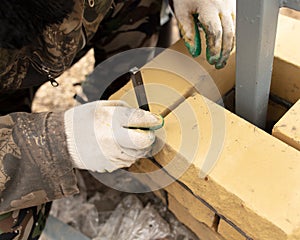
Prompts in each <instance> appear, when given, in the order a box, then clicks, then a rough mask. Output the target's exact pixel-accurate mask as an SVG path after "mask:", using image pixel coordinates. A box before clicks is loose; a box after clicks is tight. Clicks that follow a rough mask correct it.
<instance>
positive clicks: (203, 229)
mask: <svg viewBox="0 0 300 240" xmlns="http://www.w3.org/2000/svg"><path fill="white" fill-rule="evenodd" d="M169 209H170V210H171V211H172V212H173V213H174V215H175V216H176V217H177V218H178V220H179V221H181V222H182V223H184V224H185V225H186V226H187V227H188V228H190V229H191V230H192V231H193V232H194V233H195V234H196V235H197V236H198V237H199V238H200V239H201V240H202V239H203V240H224V239H223V238H222V237H221V236H220V235H219V234H218V233H216V232H215V231H213V230H212V229H211V228H209V227H208V226H206V225H205V224H204V223H201V222H199V221H197V220H196V219H194V218H193V217H192V216H191V215H190V214H189V212H188V211H187V210H186V209H185V208H184V207H183V206H182V205H181V204H180V203H179V202H178V201H177V200H176V199H175V198H174V197H172V196H170V197H169Z"/></svg>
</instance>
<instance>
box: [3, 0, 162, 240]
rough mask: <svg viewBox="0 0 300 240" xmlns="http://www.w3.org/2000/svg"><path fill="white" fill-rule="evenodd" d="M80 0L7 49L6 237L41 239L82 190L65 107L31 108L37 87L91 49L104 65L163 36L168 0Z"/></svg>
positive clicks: (4, 127) (4, 201)
mask: <svg viewBox="0 0 300 240" xmlns="http://www.w3.org/2000/svg"><path fill="white" fill-rule="evenodd" d="M74 2H75V5H74V9H73V11H72V12H71V13H70V14H69V15H68V17H67V18H65V19H64V21H63V22H62V23H61V24H52V25H51V26H48V27H47V28H46V29H45V30H44V33H43V35H42V36H40V37H39V38H37V39H36V40H35V41H34V42H33V43H32V44H31V45H27V46H24V47H22V48H21V49H4V48H0V115H2V117H0V202H1V203H0V214H2V215H0V239H9V240H10V239H14V240H16V239H38V238H39V235H40V233H41V231H42V229H43V227H44V225H45V220H46V218H47V216H48V214H49V210H50V206H51V201H53V200H55V199H59V198H61V197H65V196H69V195H73V194H75V193H78V188H77V185H76V178H75V175H74V171H73V169H72V162H71V159H70V156H69V153H68V150H67V146H66V136H65V134H64V127H63V113H38V114H32V113H25V112H30V108H31V103H32V99H33V97H34V93H35V91H36V90H37V89H38V87H39V86H40V85H41V84H43V83H45V82H47V81H53V80H54V79H55V78H56V77H58V76H60V75H61V74H62V73H63V72H64V71H65V70H67V69H68V68H69V67H71V66H72V64H74V63H75V62H76V61H77V60H79V59H80V58H81V57H82V56H83V55H84V54H85V53H86V52H87V51H88V50H89V49H91V48H94V51H95V59H96V63H97V64H98V63H100V62H101V61H103V60H104V59H106V58H107V57H109V56H111V55H113V54H115V53H118V52H120V51H124V50H127V49H131V48H137V47H142V46H154V45H155V44H156V41H157V38H158V31H159V23H160V21H159V15H160V6H161V0H123V1H121V0H115V1H113V0H95V1H93V0H86V1H85V0H74ZM124 39H126V41H124Z"/></svg>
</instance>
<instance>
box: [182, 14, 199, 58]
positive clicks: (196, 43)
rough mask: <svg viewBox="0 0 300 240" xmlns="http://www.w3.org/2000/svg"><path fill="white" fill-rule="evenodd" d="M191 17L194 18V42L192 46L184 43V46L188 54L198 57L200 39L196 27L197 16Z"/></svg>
mask: <svg viewBox="0 0 300 240" xmlns="http://www.w3.org/2000/svg"><path fill="white" fill-rule="evenodd" d="M193 17H194V27H195V29H194V30H195V37H194V42H193V44H191V43H189V42H186V41H185V42H184V43H185V46H186V47H187V49H188V50H189V52H190V54H191V55H192V56H193V57H198V56H199V55H200V54H201V38H200V32H199V28H198V25H197V22H198V15H197V14H195V15H194V16H193Z"/></svg>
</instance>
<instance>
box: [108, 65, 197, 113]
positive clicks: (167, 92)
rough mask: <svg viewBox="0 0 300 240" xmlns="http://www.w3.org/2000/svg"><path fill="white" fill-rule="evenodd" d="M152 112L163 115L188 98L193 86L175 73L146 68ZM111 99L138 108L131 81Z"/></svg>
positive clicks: (147, 88)
mask: <svg viewBox="0 0 300 240" xmlns="http://www.w3.org/2000/svg"><path fill="white" fill-rule="evenodd" d="M141 73H142V76H143V81H144V85H145V90H146V94H147V99H148V102H149V105H150V110H151V112H154V113H157V114H161V113H163V112H164V110H165V109H166V108H168V107H170V106H171V105H172V104H174V102H177V101H179V102H182V101H183V100H184V96H186V97H188V96H189V95H190V94H191V93H190V91H192V89H193V85H192V84H191V83H189V82H188V81H186V80H185V79H184V78H182V77H180V76H178V75H177V74H175V73H172V72H169V71H166V70H162V69H149V68H145V69H143V70H142V71H141ZM110 99H121V100H124V101H126V102H127V103H129V104H130V105H131V106H136V107H137V106H138V104H137V101H136V96H135V92H134V89H133V85H132V83H131V81H130V82H129V83H128V84H127V85H125V86H124V87H123V88H122V89H120V90H119V91H118V92H116V93H115V94H113V95H112V96H111V97H110Z"/></svg>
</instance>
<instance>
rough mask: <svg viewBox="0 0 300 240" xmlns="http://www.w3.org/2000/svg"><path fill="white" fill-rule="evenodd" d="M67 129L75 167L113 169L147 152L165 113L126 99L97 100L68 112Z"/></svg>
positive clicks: (105, 170) (66, 115)
mask: <svg viewBox="0 0 300 240" xmlns="http://www.w3.org/2000/svg"><path fill="white" fill-rule="evenodd" d="M64 119H65V132H66V136H67V143H68V150H69V153H70V155H71V157H72V159H73V163H74V167H75V168H80V169H86V170H91V171H96V172H112V171H114V170H116V169H119V168H123V167H129V166H130V165H131V164H133V163H134V162H135V161H136V160H137V159H139V158H142V157H145V156H147V154H148V153H149V152H150V150H151V148H152V145H153V143H154V140H155V135H154V130H155V129H158V128H160V127H162V125H163V119H162V117H160V116H158V115H155V114H152V113H150V112H147V111H143V110H141V109H135V108H131V107H129V105H127V103H125V102H123V101H95V102H90V103H87V104H83V105H80V106H76V107H74V108H71V109H70V110H67V111H66V112H65V116H64Z"/></svg>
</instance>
